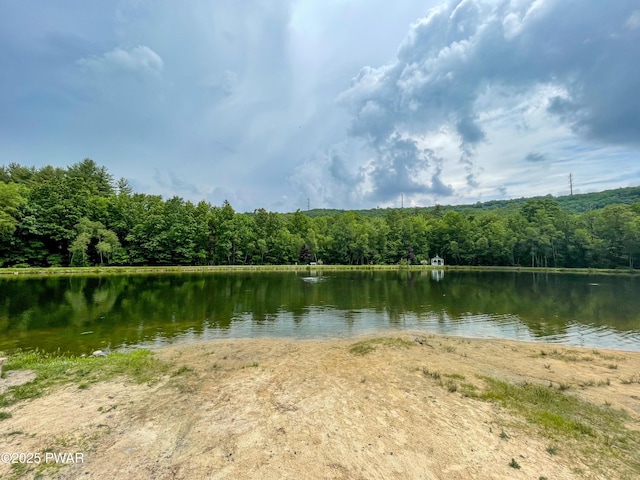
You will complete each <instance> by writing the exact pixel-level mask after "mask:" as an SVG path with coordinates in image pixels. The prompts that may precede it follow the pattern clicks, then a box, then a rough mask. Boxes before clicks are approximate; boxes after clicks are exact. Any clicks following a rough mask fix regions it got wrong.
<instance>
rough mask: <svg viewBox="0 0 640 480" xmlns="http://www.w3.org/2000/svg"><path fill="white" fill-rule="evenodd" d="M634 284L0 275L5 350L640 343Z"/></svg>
mask: <svg viewBox="0 0 640 480" xmlns="http://www.w3.org/2000/svg"><path fill="white" fill-rule="evenodd" d="M637 291H638V280H637V279H636V278H635V277H628V276H585V275H562V274H540V273H530V272H527V273H501V272H483V273H478V272H447V274H446V277H445V276H444V271H439V270H431V271H421V272H414V271H407V270H403V271H385V272H331V274H327V275H323V272H321V271H311V272H310V273H304V274H303V273H259V272H258V273H253V272H252V273H248V272H242V273H240V272H239V273H232V274H222V273H220V274H218V273H215V274H201V275H197V274H183V275H162V276H140V275H136V276H109V277H92V278H83V277H58V278H42V279H2V280H0V350H12V349H14V348H34V347H39V348H43V349H46V350H55V349H57V348H61V349H62V350H69V351H72V352H75V353H80V352H87V351H90V350H92V349H96V348H107V347H110V348H122V347H127V346H135V345H145V346H156V345H164V344H166V343H168V342H177V341H194V340H203V339H205V340H206V339H214V338H222V337H259V336H281V337H287V336H290V337H291V336H293V337H296V338H325V337H340V336H347V335H356V334H361V333H368V332H375V331H380V330H389V329H394V330H404V329H412V330H413V329H415V330H427V331H431V332H436V333H446V334H455V335H466V336H478V337H506V338H515V339H520V340H537V339H539V340H543V341H553V342H560V343H568V344H576V345H585V346H591V347H595V348H619V349H626V350H640V342H639V340H640V313H639V312H640V297H639V296H638V295H637ZM88 332H92V333H88Z"/></svg>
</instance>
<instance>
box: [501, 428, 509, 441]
mask: <svg viewBox="0 0 640 480" xmlns="http://www.w3.org/2000/svg"><path fill="white" fill-rule="evenodd" d="M500 438H501V439H502V440H509V435H507V432H505V431H504V428H503V429H502V430H501V431H500Z"/></svg>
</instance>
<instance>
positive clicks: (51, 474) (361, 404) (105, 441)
mask: <svg viewBox="0 0 640 480" xmlns="http://www.w3.org/2000/svg"><path fill="white" fill-rule="evenodd" d="M417 335H423V334H410V333H405V334H400V335H398V334H389V337H392V338H402V339H404V340H407V341H409V342H411V346H397V345H383V344H378V345H375V344H372V345H373V346H374V347H375V350H374V351H372V352H370V353H368V354H366V355H356V354H354V353H352V352H351V351H350V347H351V346H352V345H354V344H355V343H356V342H358V341H362V340H367V339H372V338H374V337H362V338H358V339H347V340H330V341H293V340H280V339H275V340H263V339H261V340H221V341H213V342H208V343H198V344H193V345H187V346H179V347H171V348H166V349H163V350H159V351H157V355H158V356H159V357H160V358H161V359H163V360H166V361H169V362H171V364H172V367H171V369H170V371H169V373H168V374H167V375H165V376H164V377H163V378H162V379H161V380H160V381H159V382H156V383H154V384H152V385H137V384H134V383H132V382H130V381H127V380H120V381H113V382H107V383H98V384H94V385H92V386H91V387H90V388H88V389H86V390H81V389H78V386H77V385H68V386H66V387H64V388H61V389H58V390H56V391H54V392H52V393H51V394H49V395H47V396H45V397H43V398H39V399H35V400H32V401H29V402H22V403H20V404H18V405H15V406H13V407H10V408H8V409H6V410H7V411H9V412H10V413H11V414H12V416H11V418H7V419H5V420H3V421H1V422H0V445H1V447H0V451H1V452H6V451H8V452H45V451H49V452H70V453H82V454H83V459H82V460H83V463H78V464H65V465H64V466H60V465H57V466H56V465H51V464H47V465H46V466H43V465H40V468H39V469H38V470H35V469H33V470H29V469H27V471H26V472H25V473H24V477H25V478H34V476H35V475H36V473H38V474H40V475H42V477H38V478H60V479H77V478H85V479H109V480H111V479H131V480H133V479H145V480H146V479H198V480H199V479H261V480H268V479H301V478H302V479H447V480H448V479H535V480H537V479H539V478H541V477H545V478H547V479H549V480H551V479H572V478H615V473H614V472H613V473H612V472H607V471H606V467H604V470H602V469H600V468H597V469H596V468H594V466H593V464H592V463H590V462H589V460H588V459H584V458H581V456H580V455H576V453H575V451H574V449H572V448H571V446H570V445H557V450H558V452H557V454H556V455H550V453H548V451H547V449H548V448H549V446H550V444H551V443H552V441H551V440H550V439H549V438H545V437H544V436H542V435H541V434H539V433H536V430H535V427H533V426H530V425H527V424H526V422H525V420H524V419H522V418H519V417H517V416H514V415H513V414H511V413H510V412H509V411H507V410H505V409H503V408H501V407H499V406H498V405H496V404H493V403H490V402H486V401H483V400H479V399H474V398H469V397H466V396H464V395H463V394H462V393H461V392H460V391H454V392H451V391H449V390H448V389H447V388H443V387H442V386H441V385H438V384H437V382H436V381H434V380H433V379H432V378H429V377H428V376H425V375H424V373H423V369H424V368H427V369H428V370H429V371H439V372H441V373H442V374H443V375H444V374H454V375H457V376H458V378H461V376H464V377H465V379H467V380H468V381H470V382H472V383H473V382H474V381H479V380H478V379H479V376H491V377H494V378H498V379H502V380H507V381H510V382H516V383H522V382H524V381H530V382H543V383H545V384H551V385H560V384H564V385H567V386H569V385H570V387H571V388H570V389H569V390H568V393H570V394H573V395H577V396H579V397H581V398H583V399H586V400H588V401H591V402H594V403H596V404H599V405H603V404H605V402H606V403H607V405H610V406H611V408H622V409H625V410H627V411H628V412H629V413H630V414H631V415H632V418H633V419H634V421H633V422H632V424H633V428H637V426H638V425H639V422H640V384H638V383H632V384H626V383H625V382H623V381H622V380H623V379H625V378H629V377H631V376H633V375H637V374H639V373H640V353H629V352H617V351H616V352H609V351H605V350H601V351H597V352H594V351H593V350H592V349H577V348H567V347H562V346H558V345H543V344H532V343H523V342H513V341H504V340H479V339H463V338H458V337H444V336H433V335H426V336H425V337H423V338H419V340H420V342H421V343H419V342H416V341H415V339H416V336H417ZM542 350H546V351H547V352H553V351H555V352H557V354H556V355H555V356H554V355H547V356H541V355H540V352H541V351H542ZM571 355H574V357H575V358H578V357H579V358H585V359H586V358H587V357H589V358H590V360H589V361H575V358H574V361H567V357H568V356H571ZM614 365H615V367H614ZM606 379H609V380H608V382H607V384H605V380H606ZM597 382H600V385H599V386H596V385H597ZM589 385H591V386H589ZM512 459H513V460H515V461H516V462H517V463H518V464H519V465H520V467H521V468H520V469H515V468H513V467H512V466H510V462H511V461H512ZM11 475H12V471H11V469H10V468H9V465H6V464H0V478H10V476H11ZM611 475H613V476H611Z"/></svg>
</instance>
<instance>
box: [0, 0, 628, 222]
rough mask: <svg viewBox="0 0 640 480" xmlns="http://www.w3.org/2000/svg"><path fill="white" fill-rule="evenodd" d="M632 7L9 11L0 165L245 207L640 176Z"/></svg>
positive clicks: (238, 2) (597, 0) (535, 3)
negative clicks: (68, 171)
mask: <svg viewBox="0 0 640 480" xmlns="http://www.w3.org/2000/svg"><path fill="white" fill-rule="evenodd" d="M639 45H640V1H638V0H612V1H603V0H462V1H460V0H455V1H443V0H422V1H415V0H403V1H398V2H390V1H388V0H185V1H181V2H176V1H172V0H92V1H86V0H56V1H55V2H52V1H50V0H20V1H16V0H0V165H7V164H9V163H12V162H16V163H20V164H22V165H29V166H31V165H33V166H36V167H40V166H44V165H54V166H59V167H66V166H69V165H72V164H74V163H77V162H79V161H81V160H83V159H84V158H92V159H93V160H95V161H96V162H97V163H98V164H99V165H101V166H105V167H106V168H107V169H108V171H109V172H110V173H111V174H112V175H113V176H114V177H115V178H116V179H117V178H120V177H124V178H126V179H128V180H129V182H130V184H131V185H132V187H133V188H134V190H135V191H136V192H140V193H148V194H154V195H162V196H163V197H164V198H170V197H173V196H179V197H182V198H184V199H186V200H191V201H194V202H197V201H200V200H206V201H207V202H210V203H212V204H214V205H220V204H222V202H223V201H224V200H228V201H229V202H230V203H231V205H232V206H233V207H234V209H235V210H236V211H253V210H254V209H257V208H265V209H267V210H272V211H280V212H287V211H295V210H296V209H301V210H306V209H307V207H308V206H310V207H311V208H339V209H360V208H376V207H381V208H384V207H400V206H401V205H403V206H405V207H409V206H431V205H434V204H436V203H438V204H442V205H446V204H461V203H475V202H477V201H487V200H493V199H507V198H519V197H528V196H537V195H547V194H551V195H556V196H557V195H566V194H568V193H569V174H570V173H571V174H573V192H574V193H586V192H592V191H600V190H605V189H610V188H618V187H628V186H638V185H640V47H639Z"/></svg>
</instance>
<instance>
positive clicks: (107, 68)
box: [77, 45, 164, 74]
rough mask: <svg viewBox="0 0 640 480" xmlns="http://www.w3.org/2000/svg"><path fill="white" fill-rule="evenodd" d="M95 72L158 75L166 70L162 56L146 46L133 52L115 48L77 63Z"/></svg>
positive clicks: (136, 48)
mask: <svg viewBox="0 0 640 480" xmlns="http://www.w3.org/2000/svg"><path fill="white" fill-rule="evenodd" d="M77 63H78V64H79V65H82V66H83V67H86V68H88V69H90V70H93V71H95V72H149V73H154V74H157V73H159V72H161V71H162V69H163V68H164V62H163V61H162V58H160V55H158V54H157V53H156V52H154V51H153V50H152V49H151V48H149V47H147V46H146V45H138V46H137V47H134V48H132V49H131V50H128V51H127V50H123V49H122V48H114V49H113V50H111V51H110V52H106V53H104V54H102V55H93V56H90V57H86V58H81V59H80V60H78V62H77Z"/></svg>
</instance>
